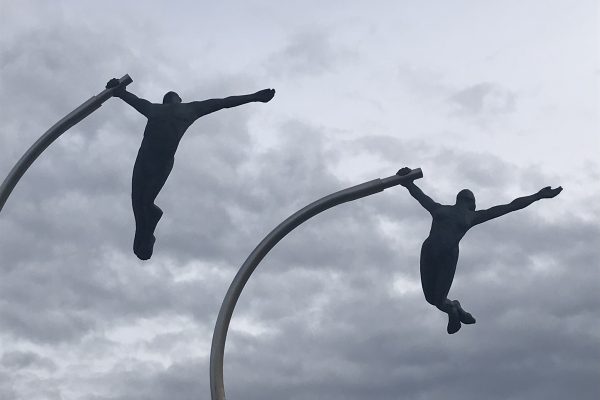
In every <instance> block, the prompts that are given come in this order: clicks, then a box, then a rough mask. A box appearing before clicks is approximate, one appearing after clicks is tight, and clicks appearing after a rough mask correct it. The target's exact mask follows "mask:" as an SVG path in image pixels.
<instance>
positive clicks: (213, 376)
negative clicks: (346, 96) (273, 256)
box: [210, 168, 423, 400]
mask: <svg viewBox="0 0 600 400" xmlns="http://www.w3.org/2000/svg"><path fill="white" fill-rule="evenodd" d="M422 177H423V173H422V171H421V169H420V168H416V169H413V170H412V171H411V172H410V173H408V174H407V175H394V176H390V177H388V178H384V179H375V180H372V181H369V182H365V183H362V184H360V185H357V186H352V187H350V188H348V189H344V190H340V191H339V192H335V193H333V194H330V195H329V196H325V197H323V198H321V199H319V200H317V201H315V202H313V203H311V204H309V205H308V206H306V207H304V208H303V209H301V210H300V211H297V212H296V213H295V214H293V215H291V216H290V217H289V218H288V219H286V220H285V221H283V222H282V223H281V224H279V225H278V226H277V227H276V228H275V229H273V230H272V231H271V233H269V234H268V235H267V236H266V237H265V238H264V239H263V240H262V242H260V243H259V244H258V246H256V248H255V249H254V251H253V252H252V253H250V255H249V256H248V258H247V259H246V261H245V262H244V264H242V266H241V267H240V270H239V271H238V273H237V275H236V276H235V278H234V279H233V282H231V285H230V286H229V290H227V294H226V295H225V299H224V300H223V304H222V305H221V309H220V310H219V316H218V317H217V323H216V324H215V331H214V333H213V339H212V346H211V349H210V394H211V398H212V400H225V386H224V383H223V356H224V352H225V339H226V338H227V330H228V328H229V322H230V321H231V316H232V314H233V310H234V308H235V305H236V303H237V301H238V299H239V297H240V294H241V293H242V290H243V289H244V286H245V285H246V282H248V279H250V275H252V272H254V270H255V269H256V267H257V266H258V264H259V263H260V262H261V260H262V259H263V258H264V257H265V256H266V255H267V253H268V252H269V251H270V250H271V249H272V248H273V247H274V246H275V245H276V244H277V243H278V242H279V241H280V240H281V239H283V238H284V237H285V236H286V235H287V234H288V233H290V232H291V231H292V230H294V228H296V227H297V226H299V225H300V224H302V223H303V222H305V221H306V220H308V219H310V218H311V217H314V216H315V215H317V214H319V213H321V212H323V211H325V210H327V209H329V208H331V207H334V206H337V205H338V204H342V203H346V202H348V201H352V200H357V199H360V198H362V197H365V196H370V195H372V194H375V193H378V192H381V191H383V190H385V189H387V188H389V187H392V186H396V185H399V184H401V183H402V182H405V181H407V180H413V179H418V178H422Z"/></svg>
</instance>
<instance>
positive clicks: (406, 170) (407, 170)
mask: <svg viewBox="0 0 600 400" xmlns="http://www.w3.org/2000/svg"><path fill="white" fill-rule="evenodd" d="M411 172H412V169H410V168H408V167H403V168H400V169H399V170H398V172H396V175H400V176H402V175H408V174H409V173H411ZM413 181H414V179H413V180H410V181H406V182H404V183H401V185H402V186H406V185H409V184H411V183H412V182H413Z"/></svg>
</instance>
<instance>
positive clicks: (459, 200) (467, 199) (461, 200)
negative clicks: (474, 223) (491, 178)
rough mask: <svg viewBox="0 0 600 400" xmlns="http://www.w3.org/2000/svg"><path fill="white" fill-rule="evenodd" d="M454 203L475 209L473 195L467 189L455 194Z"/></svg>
mask: <svg viewBox="0 0 600 400" xmlns="http://www.w3.org/2000/svg"><path fill="white" fill-rule="evenodd" d="M456 205H462V206H464V207H466V208H467V209H468V210H471V211H475V195H474V194H473V192H471V191H470V190H469V189H463V190H461V191H460V192H458V194H457V195H456Z"/></svg>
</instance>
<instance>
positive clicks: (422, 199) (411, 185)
mask: <svg viewBox="0 0 600 400" xmlns="http://www.w3.org/2000/svg"><path fill="white" fill-rule="evenodd" d="M410 171H412V170H411V169H410V168H408V167H404V168H402V169H400V170H399V171H398V172H397V173H396V174H397V175H406V174H408V173H409V172H410ZM401 185H402V186H404V187H405V188H406V189H408V193H410V195H411V196H412V197H414V198H415V199H416V200H417V201H418V202H419V204H421V206H423V208H424V209H426V210H427V211H429V213H433V210H435V209H436V208H437V207H439V206H440V204H439V203H437V202H435V201H433V200H432V199H431V197H429V196H427V195H426V194H425V193H423V191H422V190H421V189H420V188H419V187H418V186H417V185H415V182H414V181H410V182H407V183H402V184H401Z"/></svg>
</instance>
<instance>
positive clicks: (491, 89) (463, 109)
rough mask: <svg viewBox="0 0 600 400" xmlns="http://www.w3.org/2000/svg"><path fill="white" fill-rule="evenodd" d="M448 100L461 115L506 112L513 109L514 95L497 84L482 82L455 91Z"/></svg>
mask: <svg viewBox="0 0 600 400" xmlns="http://www.w3.org/2000/svg"><path fill="white" fill-rule="evenodd" d="M449 101H450V102H451V103H452V104H453V105H454V106H456V109H457V112H458V113H459V114H463V115H474V116H478V115H481V114H486V113H491V114H506V113H510V112H512V111H514V109H515V103H516V95H515V94H514V93H512V92H511V91H509V90H506V89H503V88H501V87H498V86H497V85H494V84H491V83H489V82H482V83H478V84H476V85H472V86H469V87H467V88H464V89H462V90H459V91H457V92H456V93H454V94H453V95H452V96H451V97H450V98H449Z"/></svg>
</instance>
